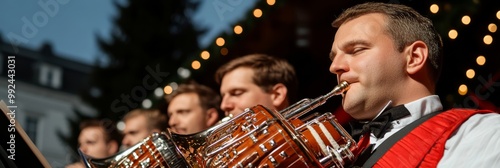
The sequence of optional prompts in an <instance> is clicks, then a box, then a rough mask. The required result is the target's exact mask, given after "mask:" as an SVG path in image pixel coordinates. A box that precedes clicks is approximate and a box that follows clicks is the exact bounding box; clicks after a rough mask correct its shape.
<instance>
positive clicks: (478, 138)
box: [370, 95, 500, 168]
mask: <svg viewBox="0 0 500 168" xmlns="http://www.w3.org/2000/svg"><path fill="white" fill-rule="evenodd" d="M404 106H405V107H406V108H407V109H408V111H410V116H408V117H404V118H402V119H399V120H395V121H392V124H393V128H392V129H391V130H389V131H388V132H387V133H386V134H385V135H384V136H383V137H382V138H380V139H377V138H376V137H375V135H374V134H373V133H372V134H371V136H370V143H372V144H375V146H374V148H373V149H375V148H377V147H378V146H379V145H380V144H382V142H384V141H385V140H386V139H387V138H388V137H390V136H392V135H393V134H394V133H396V132H398V131H399V130H401V129H402V128H403V127H405V126H406V125H408V124H410V123H411V122H413V121H415V120H417V119H419V118H420V117H422V116H424V115H426V114H429V113H432V112H438V111H442V109H443V106H442V105H441V102H440V100H439V97H438V96H437V95H432V96H427V97H424V98H421V99H418V100H416V101H413V102H410V103H407V104H404ZM438 167H473V168H483V167H487V168H489V167H500V114H496V113H494V114H477V115H474V116H472V117H470V118H469V119H468V120H467V121H465V122H464V123H463V124H462V125H461V126H460V127H459V128H458V129H457V131H456V132H455V133H453V134H452V135H451V137H450V138H449V139H448V140H447V141H446V144H445V151H444V155H443V157H442V158H441V160H440V161H439V163H438Z"/></svg>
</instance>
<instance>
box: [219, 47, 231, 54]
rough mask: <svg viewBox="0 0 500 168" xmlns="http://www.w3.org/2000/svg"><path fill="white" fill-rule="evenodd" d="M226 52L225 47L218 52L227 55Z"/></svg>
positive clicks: (227, 51)
mask: <svg viewBox="0 0 500 168" xmlns="http://www.w3.org/2000/svg"><path fill="white" fill-rule="evenodd" d="M227 53H229V50H228V49H227V48H226V47H224V48H221V49H220V54H222V55H227Z"/></svg>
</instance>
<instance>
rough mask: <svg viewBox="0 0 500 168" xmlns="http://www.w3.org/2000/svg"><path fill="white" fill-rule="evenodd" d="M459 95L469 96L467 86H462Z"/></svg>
mask: <svg viewBox="0 0 500 168" xmlns="http://www.w3.org/2000/svg"><path fill="white" fill-rule="evenodd" d="M458 94H460V95H462V96H463V95H465V94H467V85H465V84H461V85H460V87H458Z"/></svg>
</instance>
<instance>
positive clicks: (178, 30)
mask: <svg viewBox="0 0 500 168" xmlns="http://www.w3.org/2000/svg"><path fill="white" fill-rule="evenodd" d="M197 5H198V2H193V1H182V0H168V1H164V0H153V1H140V0H129V1H128V3H127V4H126V5H119V4H116V7H117V8H118V11H119V17H118V18H117V19H116V20H115V21H114V22H115V24H116V29H114V31H113V32H112V36H111V39H110V40H108V41H107V40H104V39H103V38H101V37H99V40H98V42H99V45H100V47H101V49H102V51H103V52H104V53H105V54H106V56H107V58H108V60H109V63H108V64H107V65H102V66H97V67H96V69H95V70H94V71H93V73H92V75H91V85H92V86H93V87H94V88H96V89H97V90H98V94H94V95H91V92H88V93H84V96H83V97H84V99H85V100H86V101H87V102H89V103H90V104H91V105H92V106H93V107H95V108H96V109H97V110H98V111H99V112H100V117H106V118H109V119H113V120H115V121H116V120H118V119H120V118H121V117H122V116H123V115H124V114H125V113H126V112H128V111H130V110H132V109H134V108H139V107H141V102H142V101H143V100H144V99H145V98H148V97H153V96H150V95H153V94H151V93H152V92H153V91H154V89H156V88H158V87H163V86H164V85H165V84H166V82H168V80H169V78H172V77H174V76H177V75H174V73H177V68H178V67H179V66H180V65H181V64H182V63H184V62H185V60H187V59H189V58H192V57H193V56H195V55H197V54H196V53H197V52H199V47H198V42H197V38H198V36H199V35H200V34H201V33H202V31H201V30H197V29H195V28H194V27H193V24H192V23H191V20H190V19H189V18H190V16H191V15H192V14H193V13H194V10H195V9H196V7H197ZM168 74H169V75H168ZM158 101H159V100H158V98H157V100H156V101H153V102H158Z"/></svg>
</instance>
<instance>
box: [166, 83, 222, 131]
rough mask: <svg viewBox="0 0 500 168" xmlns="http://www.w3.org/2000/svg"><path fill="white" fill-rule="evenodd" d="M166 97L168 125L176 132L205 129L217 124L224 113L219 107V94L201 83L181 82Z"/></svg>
mask: <svg viewBox="0 0 500 168" xmlns="http://www.w3.org/2000/svg"><path fill="white" fill-rule="evenodd" d="M165 99H166V100H167V104H168V109H167V116H168V125H169V127H170V130H171V131H172V132H174V133H178V134H193V133H197V132H200V131H203V130H205V129H207V128H209V127H211V126H213V125H215V124H216V123H217V121H219V120H220V119H221V118H222V117H223V115H224V113H223V112H222V111H221V110H220V108H219V106H220V101H221V98H220V96H219V94H217V93H216V92H214V91H213V90H212V89H211V88H209V87H207V86H204V85H201V84H197V83H189V84H181V85H179V87H178V88H177V89H176V90H175V91H174V92H173V93H171V94H169V95H166V97H165Z"/></svg>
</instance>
